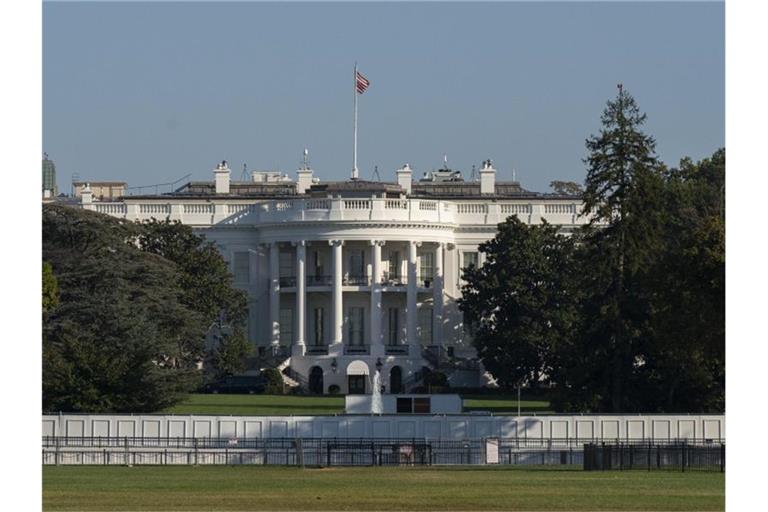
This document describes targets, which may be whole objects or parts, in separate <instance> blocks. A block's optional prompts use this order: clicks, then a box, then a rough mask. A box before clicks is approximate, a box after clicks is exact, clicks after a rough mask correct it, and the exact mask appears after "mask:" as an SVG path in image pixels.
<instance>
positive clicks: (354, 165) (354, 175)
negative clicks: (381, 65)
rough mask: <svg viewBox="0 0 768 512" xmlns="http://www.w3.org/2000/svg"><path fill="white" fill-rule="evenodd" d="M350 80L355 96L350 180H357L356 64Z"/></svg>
mask: <svg viewBox="0 0 768 512" xmlns="http://www.w3.org/2000/svg"><path fill="white" fill-rule="evenodd" d="M352 78H353V80H352V94H354V96H355V123H354V125H355V135H354V141H353V144H352V179H353V180H356V179H357V62H355V73H354V75H353V77H352Z"/></svg>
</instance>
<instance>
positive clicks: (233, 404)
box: [167, 394, 551, 416]
mask: <svg viewBox="0 0 768 512" xmlns="http://www.w3.org/2000/svg"><path fill="white" fill-rule="evenodd" d="M523 398H525V397H523ZM464 410H466V411H490V412H493V413H495V414H516V413H517V396H516V395H515V396H513V395H469V396H467V398H465V400H464ZM521 411H522V412H523V413H532V412H551V411H550V408H549V402H547V401H545V400H527V399H524V400H522V401H521ZM167 412H169V413H173V414H231V415H251V416H258V415H269V414H274V415H289V414H293V415H303V414H341V413H343V412H344V397H338V396H333V397H331V396H296V395H213V394H210V395H209V394H193V395H189V397H188V398H187V399H186V400H185V401H183V402H182V403H180V404H179V405H176V406H175V407H171V408H170V409H168V411H167Z"/></svg>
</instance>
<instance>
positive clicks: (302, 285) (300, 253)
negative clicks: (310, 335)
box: [292, 240, 307, 355]
mask: <svg viewBox="0 0 768 512" xmlns="http://www.w3.org/2000/svg"><path fill="white" fill-rule="evenodd" d="M306 261H307V245H306V242H304V241H303V240H302V241H301V242H297V243H296V340H295V341H294V344H293V350H292V353H293V355H304V342H305V338H306V319H307V296H306V290H307V271H306V268H307V267H306Z"/></svg>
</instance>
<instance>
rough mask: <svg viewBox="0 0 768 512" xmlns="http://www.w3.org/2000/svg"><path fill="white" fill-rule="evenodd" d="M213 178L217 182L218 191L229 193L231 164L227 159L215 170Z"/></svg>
mask: <svg viewBox="0 0 768 512" xmlns="http://www.w3.org/2000/svg"><path fill="white" fill-rule="evenodd" d="M213 178H214V182H215V183H216V193H217V194H229V166H228V165H227V161H226V160H222V161H221V163H220V164H219V165H217V166H216V168H215V169H214V170H213Z"/></svg>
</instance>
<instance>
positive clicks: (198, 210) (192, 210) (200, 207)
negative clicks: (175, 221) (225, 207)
mask: <svg viewBox="0 0 768 512" xmlns="http://www.w3.org/2000/svg"><path fill="white" fill-rule="evenodd" d="M183 211H184V213H189V214H198V215H199V214H204V215H205V214H207V215H211V214H213V205H212V204H185V205H184V209H183Z"/></svg>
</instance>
